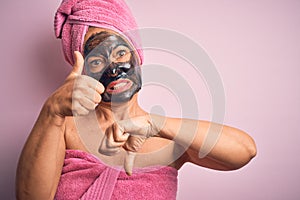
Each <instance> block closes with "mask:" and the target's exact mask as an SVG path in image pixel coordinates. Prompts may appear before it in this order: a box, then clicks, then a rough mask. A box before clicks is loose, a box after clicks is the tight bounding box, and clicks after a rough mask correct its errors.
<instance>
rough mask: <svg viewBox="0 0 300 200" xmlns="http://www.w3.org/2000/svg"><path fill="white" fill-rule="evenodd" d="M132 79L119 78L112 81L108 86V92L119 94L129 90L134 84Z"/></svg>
mask: <svg viewBox="0 0 300 200" xmlns="http://www.w3.org/2000/svg"><path fill="white" fill-rule="evenodd" d="M132 84H133V83H132V81H130V80H129V79H118V80H116V81H113V82H111V83H110V84H108V86H107V87H106V92H107V93H108V94H117V93H121V92H124V91H126V90H128V89H129V88H130V87H131V86H132Z"/></svg>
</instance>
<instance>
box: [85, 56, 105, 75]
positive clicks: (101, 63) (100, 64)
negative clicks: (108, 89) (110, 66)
mask: <svg viewBox="0 0 300 200" xmlns="http://www.w3.org/2000/svg"><path fill="white" fill-rule="evenodd" d="M87 61H88V62H87V63H88V68H89V71H90V72H92V73H97V72H100V71H101V70H102V69H104V68H105V67H106V59H105V58H103V57H90V58H88V60H87Z"/></svg>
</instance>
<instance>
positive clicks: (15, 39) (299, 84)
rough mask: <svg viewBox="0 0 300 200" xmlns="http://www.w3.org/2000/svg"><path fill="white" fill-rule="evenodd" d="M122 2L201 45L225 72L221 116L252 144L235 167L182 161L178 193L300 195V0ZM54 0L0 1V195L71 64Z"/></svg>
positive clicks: (148, 21)
mask: <svg viewBox="0 0 300 200" xmlns="http://www.w3.org/2000/svg"><path fill="white" fill-rule="evenodd" d="M127 2H128V4H129V5H130V7H131V8H132V11H133V13H134V15H135V16H136V18H137V21H138V24H139V25H140V27H161V28H167V29H171V30H175V31H179V32H180V33H183V34H185V35H187V36H188V37H190V38H192V39H193V40H194V41H195V42H197V43H198V44H200V45H201V46H202V47H203V48H204V49H205V50H206V51H207V53H208V54H209V56H210V57H211V59H212V60H213V61H214V63H215V64H216V67H217V70H218V71H219V73H220V75H221V77H222V80H223V84H224V88H225V94H226V115H225V123H226V124H229V125H232V126H235V127H238V128H241V129H243V130H245V131H247V132H248V133H249V134H250V135H251V136H252V137H253V138H254V139H255V140H256V143H257V148H258V155H257V157H256V158H255V159H254V160H253V161H252V162H251V163H250V164H249V165H247V166H246V167H244V168H242V169H240V170H237V171H232V172H217V171H212V170H207V169H203V168H199V167H197V166H193V165H190V164H188V165H185V166H184V167H183V168H182V170H181V171H180V173H179V190H178V199H182V200H183V199H195V200H196V199H209V200H216V199H222V200H229V199H249V200H250V199H259V200H264V199H272V200H277V199H278V200H281V199H288V200H296V199H299V198H300V192H299V179H300V173H299V169H300V156H299V152H300V128H299V122H300V114H299V111H300V79H299V74H300V68H299V67H300V66H299V65H300V56H299V52H300V39H299V35H300V1H297V0H278V1H271V0H269V1H267V0H260V1H258V0H256V1H246V0H244V1H238V0H228V1H215V0H213V1H201V0H200V1H199V0H197V1H196V0H185V1H174V0H172V1H171V0H163V1H161V0H151V1H141V0H128V1H127ZM59 3H60V1H59V0H55V1H38V0H27V1H6V2H1V8H0V11H1V12H0V23H1V33H0V34H1V37H0V40H1V43H0V44H1V53H0V55H1V65H2V78H1V84H0V88H1V93H2V95H1V104H0V106H1V109H0V110H1V112H2V117H1V121H0V122H1V126H0V134H1V140H0V143H1V145H0V148H1V149H0V153H1V165H0V173H1V179H0V184H1V185H0V194H1V199H14V178H15V170H16V165H17V160H18V156H19V154H20V151H21V148H22V146H23V144H24V142H25V139H26V137H27V135H28V134H29V132H30V130H31V128H32V126H33V123H34V121H35V119H36V117H37V115H38V113H39V111H40V108H41V106H42V104H43V102H44V101H45V99H46V98H47V97H48V96H49V95H50V94H51V93H52V92H53V91H54V90H55V88H57V87H58V86H59V85H60V84H61V83H62V82H63V80H64V78H65V77H66V75H67V74H68V72H69V70H70V67H69V66H68V65H67V64H66V63H65V62H64V60H63V56H62V52H61V48H60V41H59V40H56V39H55V37H54V32H53V17H54V12H55V10H56V8H57V7H58V5H59ZM204 93H205V92H204ZM206 93H207V91H206ZM141 98H143V97H141ZM146 104H147V103H145V106H146V107H147V105H146ZM165 109H166V110H167V111H168V109H169V110H170V107H166V108H165ZM204 110H205V108H204ZM167 113H168V112H167Z"/></svg>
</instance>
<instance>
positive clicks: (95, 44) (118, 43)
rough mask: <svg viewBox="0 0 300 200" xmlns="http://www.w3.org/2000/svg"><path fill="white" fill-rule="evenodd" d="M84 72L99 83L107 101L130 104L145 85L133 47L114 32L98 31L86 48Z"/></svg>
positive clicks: (89, 40)
mask: <svg viewBox="0 0 300 200" xmlns="http://www.w3.org/2000/svg"><path fill="white" fill-rule="evenodd" d="M84 56H85V71H86V73H87V75H88V76H91V77H93V78H95V79H96V80H98V81H100V82H101V83H102V84H103V85H104V87H105V91H104V93H103V94H102V101H104V102H127V101H129V100H130V99H131V98H132V97H133V96H134V94H136V93H137V92H138V91H139V90H140V89H141V86H142V81H141V69H140V66H139V62H138V59H137V57H136V55H135V53H134V51H133V48H132V47H131V45H130V44H129V43H128V42H126V41H125V40H124V39H123V38H122V37H120V36H118V35H117V34H115V33H112V32H106V31H101V32H96V33H94V34H92V35H91V36H90V37H89V38H88V39H87V40H86V42H85V45H84Z"/></svg>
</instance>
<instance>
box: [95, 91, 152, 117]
mask: <svg viewBox="0 0 300 200" xmlns="http://www.w3.org/2000/svg"><path fill="white" fill-rule="evenodd" d="M96 113H97V116H98V118H99V119H100V120H101V121H102V120H105V121H112V122H115V121H120V120H124V119H128V118H131V117H135V116H140V115H143V114H146V112H145V111H144V110H143V109H142V108H141V107H140V106H139V105H138V101H137V94H136V95H134V96H133V97H132V99H131V100H130V101H128V102H125V103H112V102H110V103H107V102H101V103H100V104H99V106H98V107H97V109H96Z"/></svg>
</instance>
